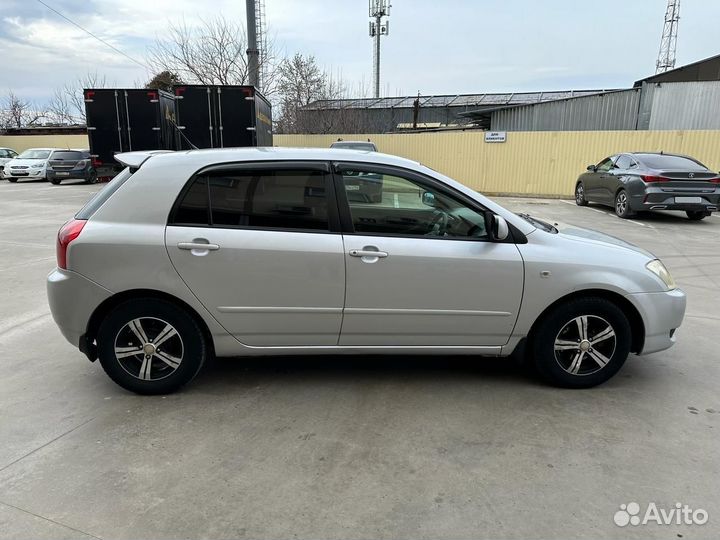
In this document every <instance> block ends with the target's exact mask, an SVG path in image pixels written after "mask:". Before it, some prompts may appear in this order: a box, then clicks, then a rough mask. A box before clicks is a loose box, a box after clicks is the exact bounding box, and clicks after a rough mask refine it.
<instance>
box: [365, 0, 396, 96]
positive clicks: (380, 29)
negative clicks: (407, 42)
mask: <svg viewBox="0 0 720 540" xmlns="http://www.w3.org/2000/svg"><path fill="white" fill-rule="evenodd" d="M369 2H370V10H369V15H370V18H371V19H374V20H373V21H370V37H371V38H374V40H375V45H374V51H373V52H374V54H373V73H374V79H373V83H374V84H373V86H374V88H375V97H376V98H379V97H380V36H387V35H388V32H389V31H390V22H389V21H387V20H385V22H383V17H389V16H390V8H391V7H392V6H391V5H390V3H389V2H388V0H369Z"/></svg>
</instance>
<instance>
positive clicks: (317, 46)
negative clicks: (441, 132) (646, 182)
mask: <svg viewBox="0 0 720 540" xmlns="http://www.w3.org/2000/svg"><path fill="white" fill-rule="evenodd" d="M43 1H44V2H45V3H46V4H48V5H50V6H52V7H53V8H55V9H56V10H58V11H60V12H62V13H63V14H64V15H66V16H67V17H68V18H70V19H72V20H74V21H75V22H77V23H78V24H80V25H81V26H83V27H85V28H86V29H88V30H90V31H91V32H93V33H94V34H96V35H98V36H100V37H101V38H103V39H104V40H106V41H108V42H110V43H112V44H113V45H114V46H115V47H117V48H118V49H120V50H122V51H123V52H124V53H126V54H127V55H128V56H130V57H132V58H134V59H137V60H138V61H139V62H140V63H141V64H142V63H144V62H145V58H146V56H147V53H148V49H149V47H151V46H152V44H153V43H154V42H155V40H156V39H158V38H160V39H161V38H162V36H163V29H165V28H167V27H168V25H169V24H170V23H172V22H178V21H180V20H183V19H184V21H185V22H186V23H187V24H188V25H193V24H196V23H197V22H198V21H199V20H200V19H201V18H212V17H215V16H222V17H224V18H228V19H236V20H238V21H239V22H241V23H244V20H245V2H244V1H243V0H205V1H204V2H202V1H198V0H43ZM392 4H393V5H392V9H391V15H390V18H389V20H390V34H389V36H387V37H383V38H382V49H381V50H382V58H381V66H382V75H381V87H382V89H381V93H382V94H383V95H414V94H416V93H417V92H421V93H422V94H424V95H428V94H459V93H483V92H523V91H540V90H570V89H575V90H579V89H597V88H623V87H629V86H632V83H633V82H634V81H635V80H637V79H640V78H643V77H646V76H648V75H652V74H653V73H654V71H655V60H656V58H657V53H658V48H659V45H660V36H661V33H662V26H663V19H664V15H665V7H666V4H667V2H666V0H602V1H600V0H596V1H591V0H543V1H540V0H434V1H432V0H393V1H392ZM2 5H3V8H2V10H1V14H0V19H1V22H0V66H2V70H0V96H1V95H3V94H5V93H6V92H7V91H8V90H13V91H14V92H15V93H16V94H18V95H20V96H21V97H23V98H25V99H29V100H32V101H34V102H35V103H38V104H42V103H45V102H46V101H47V100H48V99H50V97H51V96H52V94H53V91H54V89H55V88H58V87H61V86H63V85H64V84H65V83H67V82H71V81H73V80H76V79H77V78H79V77H82V76H83V75H85V74H86V73H88V72H98V73H99V74H100V75H104V76H105V77H106V79H107V81H108V82H109V83H111V85H113V86H118V87H126V86H130V87H133V86H136V85H137V84H140V83H144V82H146V81H147V80H149V79H150V78H151V74H150V72H149V71H148V70H147V69H146V68H144V67H142V66H140V65H137V64H135V63H133V62H132V61H130V60H128V59H127V58H126V57H125V56H123V55H121V54H119V53H117V52H115V51H113V50H112V49H110V48H108V47H107V46H106V45H104V44H103V43H101V42H99V41H97V40H95V39H94V38H92V37H91V36H89V35H87V34H85V33H84V32H82V31H81V30H79V29H77V28H76V27H74V26H73V25H71V24H70V23H68V22H67V21H65V20H63V19H62V18H61V17H59V16H58V15H56V14H55V13H53V12H52V11H51V10H49V9H48V8H47V7H45V6H44V5H42V4H41V3H40V2H38V1H37V0H2ZM265 5H266V20H267V26H268V33H269V35H270V36H271V37H272V38H273V40H274V42H275V44H276V47H277V48H278V49H279V50H280V52H281V53H283V54H285V55H288V56H290V55H292V54H294V53H296V52H300V53H303V54H312V55H314V56H315V57H316V59H317V60H318V63H319V64H320V65H321V66H323V67H324V68H325V69H327V70H329V71H332V72H333V73H335V74H336V75H337V74H340V75H341V76H342V79H343V80H344V81H345V83H346V85H347V86H348V88H349V89H350V90H351V93H352V94H353V95H359V94H363V93H367V92H370V91H371V86H372V40H371V38H370V37H369V36H368V22H369V19H368V4H367V0H303V1H301V0H265ZM680 16H681V19H680V27H679V38H678V47H677V64H676V65H677V66H680V65H683V64H687V63H690V62H694V61H696V60H700V59H702V58H706V57H708V56H713V55H716V54H720V40H718V22H720V2H718V1H717V0H684V1H683V2H682V7H681V13H680Z"/></svg>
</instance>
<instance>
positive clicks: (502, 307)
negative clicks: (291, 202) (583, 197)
mask: <svg viewBox="0 0 720 540" xmlns="http://www.w3.org/2000/svg"><path fill="white" fill-rule="evenodd" d="M337 171H338V173H337V175H336V182H337V184H336V185H337V187H336V191H337V192H338V196H339V200H340V207H341V215H342V216H343V218H344V222H345V227H346V228H348V229H350V230H352V232H350V233H347V234H345V236H344V242H345V264H346V267H347V286H346V292H345V311H344V317H343V325H342V333H341V335H340V345H348V346H353V345H355V346H488V347H499V346H501V345H504V344H505V343H507V341H508V338H509V336H510V334H511V332H512V329H513V327H514V325H515V321H516V319H517V315H518V311H519V309H520V301H521V299H522V291H523V279H524V269H523V261H522V258H521V256H520V253H519V251H518V249H517V246H515V244H513V243H495V242H492V241H490V239H489V237H488V234H487V225H486V219H485V215H484V212H483V209H481V208H479V207H478V206H477V205H476V204H474V203H472V202H471V201H469V200H467V199H464V197H462V196H461V195H459V194H456V193H453V192H450V191H449V190H448V189H447V188H443V187H442V185H441V184H439V183H437V182H433V181H432V179H429V178H427V177H424V176H422V175H418V174H415V173H412V172H411V171H406V170H403V169H394V168H390V167H378V166H372V165H365V164H351V163H348V164H338V165H337ZM359 178H375V179H377V180H378V184H379V185H380V186H381V189H382V191H381V194H380V197H379V198H377V191H376V189H375V184H374V183H371V182H366V183H360V182H359V181H358V179H359ZM358 186H359V187H358ZM364 189H368V193H365V194H363V193H362V190H364ZM343 194H347V197H343Z"/></svg>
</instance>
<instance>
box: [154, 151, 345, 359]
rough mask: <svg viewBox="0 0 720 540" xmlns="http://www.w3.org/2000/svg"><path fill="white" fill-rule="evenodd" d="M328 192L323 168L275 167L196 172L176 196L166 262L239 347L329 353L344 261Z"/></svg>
mask: <svg viewBox="0 0 720 540" xmlns="http://www.w3.org/2000/svg"><path fill="white" fill-rule="evenodd" d="M331 192H332V184H331V177H330V175H329V167H328V165H327V164H325V163H319V164H308V163H300V164H284V165H283V164H277V163H275V164H272V165H267V164H244V165H232V166H227V167H220V168H216V169H215V170H209V171H206V172H201V173H199V174H198V175H196V177H195V178H193V179H192V180H191V184H190V185H189V186H188V188H186V190H184V192H183V194H182V195H181V200H180V201H179V203H178V204H177V205H176V208H175V209H174V211H173V215H172V216H171V220H170V224H169V226H168V227H167V231H166V245H167V249H168V253H169V254H170V259H171V260H172V262H173V265H174V266H175V268H176V270H177V272H178V273H179V274H180V276H181V277H182V279H183V280H184V281H185V283H187V285H188V287H189V288H190V289H191V290H192V292H193V293H194V294H195V296H197V297H198V299H199V300H200V301H201V302H202V303H203V305H204V306H205V308H206V309H207V310H208V311H209V312H210V313H212V315H213V316H214V317H215V318H216V319H217V320H218V321H219V322H220V323H221V324H222V325H223V326H224V327H225V329H226V330H227V331H228V332H230V333H231V334H233V335H234V336H235V337H236V338H237V339H238V340H239V341H240V342H241V343H243V344H245V345H250V346H256V347H265V346H327V345H336V344H337V341H338V336H339V333H340V323H341V319H342V308H343V300H344V295H345V262H344V259H343V243H342V237H341V235H340V234H339V232H338V228H337V226H336V223H337V207H336V206H335V202H334V199H332V197H331V196H330V195H329V194H330V193H331ZM330 200H332V205H331V204H329V201H330ZM333 208H334V210H333ZM333 229H334V231H333Z"/></svg>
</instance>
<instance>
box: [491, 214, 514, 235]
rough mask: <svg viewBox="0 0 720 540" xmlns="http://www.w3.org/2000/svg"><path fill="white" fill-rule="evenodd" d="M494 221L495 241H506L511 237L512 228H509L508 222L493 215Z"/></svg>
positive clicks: (493, 233)
mask: <svg viewBox="0 0 720 540" xmlns="http://www.w3.org/2000/svg"><path fill="white" fill-rule="evenodd" d="M491 220H492V236H493V240H499V241H502V240H506V239H507V237H508V236H510V228H509V227H508V224H507V221H505V218H504V217H501V216H498V215H497V214H493V215H492V217H491Z"/></svg>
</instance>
